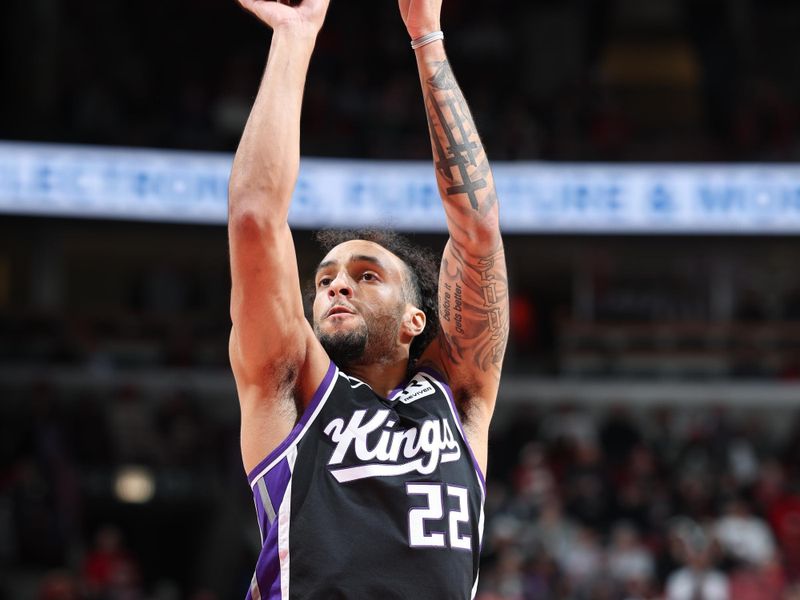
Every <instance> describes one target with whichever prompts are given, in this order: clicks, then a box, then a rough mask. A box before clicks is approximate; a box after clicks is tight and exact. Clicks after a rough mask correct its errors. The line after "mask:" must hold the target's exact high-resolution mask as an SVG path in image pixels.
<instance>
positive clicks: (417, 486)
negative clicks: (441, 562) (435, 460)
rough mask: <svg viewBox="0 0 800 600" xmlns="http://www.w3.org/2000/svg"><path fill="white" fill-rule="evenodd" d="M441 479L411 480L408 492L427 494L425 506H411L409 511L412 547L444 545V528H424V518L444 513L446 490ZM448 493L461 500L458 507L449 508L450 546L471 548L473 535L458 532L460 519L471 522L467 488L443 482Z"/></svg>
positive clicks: (437, 517) (463, 548)
mask: <svg viewBox="0 0 800 600" xmlns="http://www.w3.org/2000/svg"><path fill="white" fill-rule="evenodd" d="M442 487H443V486H442V484H439V483H408V484H406V493H407V494H408V495H409V496H426V497H427V505H426V506H425V507H418V508H412V509H411V510H410V511H409V513H408V541H409V544H410V545H411V547H412V548H445V547H446V546H447V544H446V542H445V532H443V531H430V532H428V533H426V532H425V521H439V520H440V519H442V517H444V494H443V493H442V492H443V490H442ZM444 487H446V488H447V496H448V497H450V498H455V499H456V500H457V501H458V509H456V510H451V511H449V514H448V523H447V525H448V531H449V536H448V537H449V541H450V547H451V548H457V549H459V550H472V536H469V535H465V536H460V535H459V534H458V525H459V523H469V505H468V504H467V489H466V488H462V487H458V486H455V485H447V486H444Z"/></svg>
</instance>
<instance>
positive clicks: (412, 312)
mask: <svg viewBox="0 0 800 600" xmlns="http://www.w3.org/2000/svg"><path fill="white" fill-rule="evenodd" d="M426 323H427V318H426V317H425V313H424V312H422V311H421V310H420V309H418V308H417V307H416V306H413V305H412V304H407V305H406V314H405V317H404V318H403V329H404V330H405V333H406V334H407V335H408V336H409V337H410V338H412V339H413V338H415V337H417V336H418V335H419V334H421V333H422V332H423V331H424V330H425V324H426Z"/></svg>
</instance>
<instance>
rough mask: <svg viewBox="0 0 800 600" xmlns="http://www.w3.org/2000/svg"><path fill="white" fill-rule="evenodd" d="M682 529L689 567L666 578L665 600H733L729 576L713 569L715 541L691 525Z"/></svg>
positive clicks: (685, 525) (687, 522)
mask: <svg viewBox="0 0 800 600" xmlns="http://www.w3.org/2000/svg"><path fill="white" fill-rule="evenodd" d="M680 527H681V529H682V531H679V532H678V539H680V541H681V542H682V544H683V555H684V556H685V557H686V565H685V566H684V567H683V568H680V569H678V570H677V571H674V572H673V573H672V574H671V575H670V576H669V577H668V578H667V586H666V600H731V598H730V592H729V583H728V577H727V576H726V575H725V574H724V573H723V572H721V571H718V570H717V569H715V568H714V558H715V552H714V550H715V548H714V545H713V543H712V540H711V539H710V538H709V537H708V536H707V535H706V534H705V532H704V531H703V530H702V529H701V528H700V527H699V526H698V525H696V524H694V523H692V522H689V521H686V522H683V523H682V524H681V525H680Z"/></svg>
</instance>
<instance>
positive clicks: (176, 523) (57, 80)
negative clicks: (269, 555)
mask: <svg viewBox="0 0 800 600" xmlns="http://www.w3.org/2000/svg"><path fill="white" fill-rule="evenodd" d="M443 29H444V32H445V35H446V44H447V49H448V52H449V54H450V57H451V60H452V63H453V68H454V71H455V73H456V75H457V76H458V78H459V81H460V83H461V85H462V87H463V88H464V92H465V95H466V97H467V99H468V100H469V102H470V104H471V106H472V109H473V112H474V113H475V118H476V121H477V125H478V128H479V129H480V131H481V134H482V137H483V139H484V142H485V144H486V147H487V151H488V153H489V156H490V157H491V159H492V160H493V162H494V164H495V172H496V176H497V182H498V188H499V194H500V202H501V215H502V220H503V229H504V235H505V239H506V249H507V257H508V266H509V279H510V281H511V293H512V299H511V305H512V317H511V318H512V326H511V340H510V347H509V353H508V355H507V359H506V363H505V367H504V378H503V385H502V387H501V392H500V397H499V401H498V406H497V412H496V415H495V419H494V422H493V429H492V435H491V446H490V465H489V470H488V487H489V495H488V498H487V503H486V511H487V518H486V526H485V536H484V542H483V555H482V569H481V579H480V586H479V590H478V598H479V599H480V600H501V599H502V600H551V599H552V600H562V599H564V600H567V599H569V600H615V599H619V600H649V599H656V598H666V599H667V600H682V599H684V598H685V599H687V600H689V599H691V600H718V599H719V600H727V599H730V600H792V599H798V598H800V268H798V264H800V237H798V234H799V233H800V168H799V167H798V166H797V160H798V158H800V71H799V70H798V58H799V57H800V3H797V2H796V1H792V0H758V1H756V0H729V1H726V0H683V1H681V0H648V1H642V0H526V1H522V0H507V1H504V2H491V1H490V2H476V1H472V2H467V1H465V0H444V15H443ZM269 37H270V35H269V32H268V30H267V29H266V28H265V27H263V26H262V25H261V24H260V23H258V22H257V21H256V20H255V19H253V18H251V17H250V16H249V15H247V14H245V13H244V12H243V11H242V10H241V9H240V8H239V6H238V5H237V3H236V2H235V1H234V0H225V1H221V0H213V1H212V0H195V1H193V2H179V1H177V0H159V1H158V2H122V1H120V0H106V1H104V2H78V1H76V0H4V1H3V2H2V3H0V48H1V49H2V50H0V69H2V70H1V71H0V140H3V141H0V599H2V600H229V599H241V598H244V596H245V593H246V591H247V588H248V585H249V582H250V578H251V576H252V569H253V566H254V564H255V559H256V556H257V553H258V550H259V546H260V540H259V536H258V528H257V526H256V521H255V513H254V510H253V504H252V496H251V492H250V490H249V488H248V485H247V480H246V477H245V474H244V471H243V467H242V463H241V458H240V455H239V407H238V403H237V398H236V393H235V388H234V385H233V379H232V376H231V372H230V367H229V364H228V356H227V349H228V345H227V343H228V334H229V331H230V317H229V310H228V301H229V292H230V279H229V267H228V248H227V239H226V230H225V218H226V189H227V188H226V185H227V177H228V174H229V172H230V163H231V158H232V156H233V151H234V150H235V148H236V144H237V141H238V138H239V136H240V134H241V131H242V128H243V126H244V122H245V120H246V118H247V115H248V112H249V110H250V106H251V104H252V101H253V98H254V95H255V92H256V90H257V86H258V82H259V79H260V75H261V73H262V71H263V67H264V63H265V60H266V56H267V50H268V44H269ZM302 152H303V156H304V161H303V166H302V167H301V178H300V182H299V185H298V189H297V192H296V198H295V205H294V208H293V213H292V215H291V223H292V225H293V227H294V230H295V241H296V245H297V252H298V259H299V262H300V271H301V273H303V274H306V275H309V276H310V275H311V273H312V271H313V268H314V267H315V265H316V263H317V262H318V260H319V258H320V251H319V249H318V248H317V246H316V243H315V242H314V239H313V233H312V230H314V229H319V228H326V227H340V226H344V225H348V224H351V223H352V222H353V221H357V224H363V225H390V226H394V227H397V228H398V229H401V230H403V231H405V232H407V233H408V234H409V235H410V236H411V237H412V238H413V240H414V241H415V242H417V243H419V244H424V245H427V246H430V247H431V248H433V249H434V250H436V251H437V252H440V251H441V249H442V248H443V245H444V242H445V236H444V233H443V232H444V219H443V215H442V213H441V208H440V207H439V200H438V198H437V197H436V193H435V184H434V180H433V170H432V167H431V165H430V154H431V150H430V143H429V139H428V134H427V130H426V128H425V113H424V108H423V104H422V99H421V93H420V91H419V83H418V81H417V74H416V70H415V65H414V60H413V54H412V52H411V51H410V50H409V48H408V40H407V35H406V32H405V30H404V27H403V24H402V22H401V20H400V18H399V15H398V12H397V6H396V2H394V0H386V1H385V2H377V1H374V0H371V1H369V2H361V1H353V0H333V2H332V5H331V9H330V13H329V17H328V20H327V23H326V26H325V28H324V30H323V32H322V35H321V37H320V39H319V41H318V49H317V53H316V55H315V57H314V60H313V63H312V68H311V72H310V75H309V78H308V86H307V90H306V99H305V104H304V114H303V129H302ZM305 157H308V158H307V159H306V158H305Z"/></svg>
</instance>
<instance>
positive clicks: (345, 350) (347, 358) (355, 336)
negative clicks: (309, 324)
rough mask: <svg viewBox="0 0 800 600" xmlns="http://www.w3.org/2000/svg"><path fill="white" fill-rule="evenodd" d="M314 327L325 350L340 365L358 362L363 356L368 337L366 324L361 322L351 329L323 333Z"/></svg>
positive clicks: (345, 365)
mask: <svg viewBox="0 0 800 600" xmlns="http://www.w3.org/2000/svg"><path fill="white" fill-rule="evenodd" d="M315 329H316V330H317V338H319V341H320V344H322V347H323V348H324V349H325V352H327V353H328V356H329V357H330V359H331V360H332V361H333V362H334V363H335V364H337V365H339V366H340V367H347V366H348V365H352V364H356V363H359V362H361V359H363V358H364V353H365V352H366V350H367V340H368V339H369V331H368V329H367V326H366V324H364V323H362V324H361V326H359V327H358V328H357V329H354V330H352V331H334V332H332V333H323V332H321V331H320V330H319V329H318V328H317V327H315Z"/></svg>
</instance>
